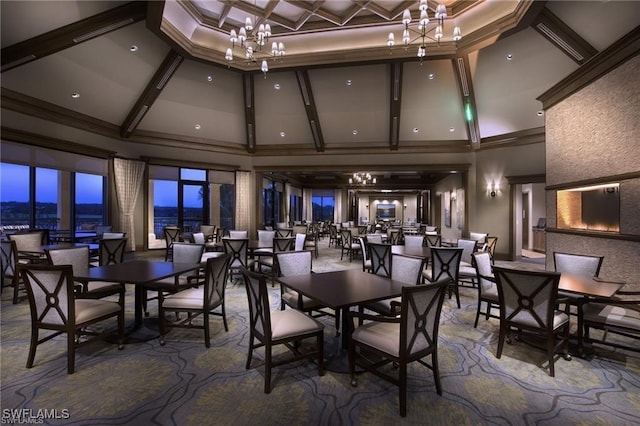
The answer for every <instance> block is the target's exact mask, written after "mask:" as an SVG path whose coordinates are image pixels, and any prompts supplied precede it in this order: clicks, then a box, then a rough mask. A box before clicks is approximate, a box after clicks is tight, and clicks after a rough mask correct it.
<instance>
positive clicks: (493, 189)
mask: <svg viewBox="0 0 640 426" xmlns="http://www.w3.org/2000/svg"><path fill="white" fill-rule="evenodd" d="M487 194H488V195H489V196H490V197H491V198H495V197H496V195H498V187H497V185H496V183H495V182H491V183H490V184H488V185H487Z"/></svg>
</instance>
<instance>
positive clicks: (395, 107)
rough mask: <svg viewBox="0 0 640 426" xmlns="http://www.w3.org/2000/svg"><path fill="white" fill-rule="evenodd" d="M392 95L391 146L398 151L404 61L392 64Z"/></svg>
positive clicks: (390, 118) (390, 110)
mask: <svg viewBox="0 0 640 426" xmlns="http://www.w3.org/2000/svg"><path fill="white" fill-rule="evenodd" d="M390 66H391V84H390V86H391V96H390V97H389V99H390V106H389V112H390V115H389V148H390V149H391V150H392V151H397V149H398V141H399V140H400V112H401V110H402V108H401V106H402V69H403V63H402V62H394V63H392V64H391V65H390Z"/></svg>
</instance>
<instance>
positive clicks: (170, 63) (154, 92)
mask: <svg viewBox="0 0 640 426" xmlns="http://www.w3.org/2000/svg"><path fill="white" fill-rule="evenodd" d="M183 59H184V58H183V57H182V56H181V55H180V54H178V53H177V52H176V51H175V50H172V51H170V52H169V54H168V55H167V56H166V57H165V58H164V61H162V64H160V67H159V68H158V70H157V71H156V73H155V74H154V75H153V77H152V78H151V80H150V81H149V83H148V84H147V87H146V88H145V89H144V91H143V92H142V95H140V97H139V98H138V100H137V101H136V103H135V104H134V106H133V108H132V109H131V111H129V114H128V115H127V118H126V119H125V120H124V122H123V123H122V126H120V136H121V137H123V138H128V137H129V136H131V134H132V133H133V132H134V131H135V130H136V127H138V124H140V121H142V118H143V117H144V116H145V115H146V113H147V112H148V111H149V109H151V106H152V105H153V103H154V102H155V101H156V99H158V96H160V93H162V90H163V89H164V88H165V86H166V84H167V83H168V82H169V80H170V79H171V76H173V73H174V72H175V71H176V70H177V69H178V66H179V65H180V64H181V63H182V61H183Z"/></svg>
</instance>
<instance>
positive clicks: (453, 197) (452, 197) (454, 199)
mask: <svg viewBox="0 0 640 426" xmlns="http://www.w3.org/2000/svg"><path fill="white" fill-rule="evenodd" d="M457 199H458V198H457V196H456V190H455V189H454V190H453V191H451V201H456V200H457Z"/></svg>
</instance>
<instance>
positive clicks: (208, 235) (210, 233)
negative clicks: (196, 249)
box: [200, 225, 216, 243]
mask: <svg viewBox="0 0 640 426" xmlns="http://www.w3.org/2000/svg"><path fill="white" fill-rule="evenodd" d="M200 232H201V233H202V234H203V235H204V241H205V242H207V243H209V242H214V241H216V225H200Z"/></svg>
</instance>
